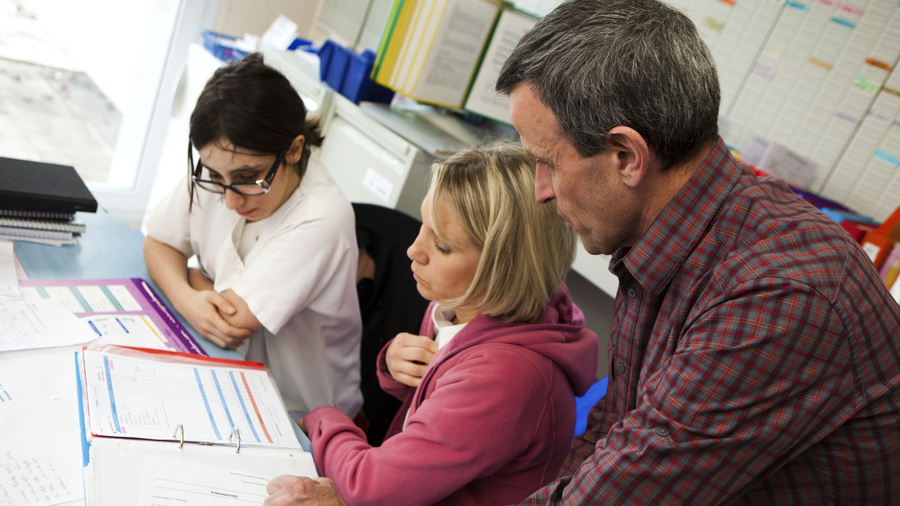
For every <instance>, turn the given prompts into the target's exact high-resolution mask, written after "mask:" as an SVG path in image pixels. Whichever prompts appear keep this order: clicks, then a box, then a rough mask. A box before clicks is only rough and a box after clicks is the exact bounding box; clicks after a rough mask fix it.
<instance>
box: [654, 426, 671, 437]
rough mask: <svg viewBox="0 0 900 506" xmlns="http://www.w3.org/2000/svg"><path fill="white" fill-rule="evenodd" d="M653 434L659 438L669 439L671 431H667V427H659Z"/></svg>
mask: <svg viewBox="0 0 900 506" xmlns="http://www.w3.org/2000/svg"><path fill="white" fill-rule="evenodd" d="M653 432H655V433H656V435H657V436H659V437H669V429H666V428H665V427H657V428H655V429H653Z"/></svg>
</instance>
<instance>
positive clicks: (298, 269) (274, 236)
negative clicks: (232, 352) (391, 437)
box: [145, 157, 362, 417]
mask: <svg viewBox="0 0 900 506" xmlns="http://www.w3.org/2000/svg"><path fill="white" fill-rule="evenodd" d="M195 193H196V196H197V197H198V200H195V202H194V207H193V209H192V210H191V212H190V216H188V194H187V186H186V182H185V181H183V182H182V183H181V184H178V185H176V187H175V189H174V190H173V192H172V193H171V194H170V195H168V196H167V197H166V198H164V199H163V200H162V201H161V202H160V203H159V204H158V205H157V206H155V208H154V209H153V210H152V211H151V212H150V214H149V215H148V217H147V219H146V222H145V226H146V228H147V235H149V236H150V237H152V238H154V239H156V240H157V241H160V242H163V243H166V244H168V245H169V246H172V247H173V248H175V249H177V250H179V251H181V252H182V253H183V254H184V255H185V256H187V257H188V258H190V257H192V256H194V255H196V256H197V258H198V261H199V264H200V266H201V268H202V269H203V271H204V272H205V273H206V274H207V276H209V278H210V279H212V280H214V283H215V289H216V291H218V292H223V291H225V290H228V289H231V290H233V291H234V292H235V293H236V294H237V295H238V296H240V297H241V298H242V299H244V300H245V301H246V302H247V304H248V306H249V307H250V311H251V312H252V313H253V315H254V316H256V318H257V319H258V320H259V322H260V323H261V324H262V325H263V329H260V330H259V331H257V332H256V333H255V334H254V335H252V336H251V337H250V338H249V343H248V344H246V345H245V346H242V349H239V351H241V352H242V354H245V356H246V358H247V359H248V360H255V361H258V362H262V363H264V364H266V367H267V368H268V369H269V371H270V372H271V374H272V376H273V377H274V378H275V382H276V384H277V385H278V389H279V390H280V392H281V396H282V398H283V399H284V402H285V405H286V407H287V409H288V410H289V411H293V412H305V411H308V410H311V409H313V408H315V407H317V406H322V405H331V406H336V407H338V408H339V409H341V410H342V411H344V412H345V413H347V414H348V415H349V416H351V417H353V416H355V415H356V414H357V412H358V411H359V409H360V407H361V406H362V394H361V393H360V390H359V378H360V373H359V343H360V337H361V334H362V323H361V320H360V312H359V301H358V299H357V295H356V266H357V257H358V251H359V250H358V248H357V246H356V231H355V219H354V215H353V208H352V206H351V205H350V203H349V202H348V201H347V199H346V198H345V197H344V196H343V194H342V193H341V191H340V189H339V188H338V187H337V185H336V184H335V183H334V181H333V180H332V179H331V177H330V176H329V175H328V173H327V171H326V170H325V168H324V166H322V164H321V162H319V160H318V159H317V158H315V157H312V158H311V159H310V161H309V165H308V167H307V171H306V174H305V175H304V177H303V180H302V181H301V183H300V185H299V186H298V187H297V189H296V190H295V191H294V193H293V194H292V195H291V197H290V198H289V199H288V200H287V201H286V202H285V203H284V204H283V205H282V206H281V207H280V208H279V209H278V210H277V211H276V212H275V213H274V214H272V216H269V217H268V218H265V219H264V220H261V221H260V222H258V225H256V226H255V227H254V233H259V237H258V239H256V244H255V245H253V246H252V247H251V248H250V249H249V251H248V252H247V254H246V256H245V257H244V258H243V259H242V258H241V256H240V255H239V254H238V245H239V244H240V241H241V237H242V234H243V232H244V225H245V219H244V218H242V217H241V216H239V215H238V214H237V213H235V212H234V211H231V210H229V209H228V208H226V207H225V204H224V202H221V200H220V196H219V195H217V194H214V193H210V192H207V191H204V190H201V189H197V190H196V192H195Z"/></svg>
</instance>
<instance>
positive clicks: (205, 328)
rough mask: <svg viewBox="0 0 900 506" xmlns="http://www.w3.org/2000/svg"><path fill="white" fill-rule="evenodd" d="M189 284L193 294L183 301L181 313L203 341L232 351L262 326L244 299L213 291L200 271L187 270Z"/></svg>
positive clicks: (229, 292) (231, 294)
mask: <svg viewBox="0 0 900 506" xmlns="http://www.w3.org/2000/svg"><path fill="white" fill-rule="evenodd" d="M188 282H189V283H190V285H191V288H193V289H194V292H193V293H191V294H190V295H189V297H188V298H187V300H186V301H183V304H182V307H181V313H182V315H183V316H184V318H185V319H186V320H187V321H188V323H190V324H191V326H192V327H194V329H195V330H196V331H197V332H198V333H199V334H200V335H201V336H203V337H204V338H206V339H209V340H210V341H212V342H214V343H216V344H217V345H219V346H221V347H222V348H228V349H234V348H237V347H238V346H240V345H241V344H242V343H243V342H244V339H246V338H248V337H250V335H251V334H253V332H255V331H256V330H258V329H260V328H261V327H262V324H260V323H259V320H257V319H256V317H255V316H254V315H253V313H252V312H250V308H249V307H248V306H247V303H246V302H245V301H244V299H242V298H241V297H239V296H238V295H237V294H235V293H234V292H233V291H231V290H226V291H224V292H222V293H218V292H216V291H215V289H214V288H213V283H212V281H210V280H209V278H207V277H206V276H205V275H204V274H203V272H201V271H200V270H199V269H195V268H191V269H189V270H188Z"/></svg>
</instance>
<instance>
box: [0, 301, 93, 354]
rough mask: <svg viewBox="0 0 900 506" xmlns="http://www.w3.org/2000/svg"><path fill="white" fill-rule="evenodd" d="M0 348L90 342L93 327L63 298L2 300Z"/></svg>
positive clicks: (21, 348) (41, 346) (53, 345)
mask: <svg viewBox="0 0 900 506" xmlns="http://www.w3.org/2000/svg"><path fill="white" fill-rule="evenodd" d="M0 322H2V323H3V324H2V325H0V351H12V350H28V349H35V348H52V347H56V346H68V345H74V344H83V343H87V342H89V341H91V340H93V339H95V338H96V337H97V334H96V333H95V332H94V331H92V330H91V327H90V326H89V325H87V324H85V323H84V322H82V321H81V320H79V319H78V318H77V317H76V316H75V315H74V314H72V313H71V312H70V311H68V310H67V309H66V308H65V307H64V306H63V305H62V304H60V303H59V301H56V300H50V299H47V300H38V301H20V300H10V301H0Z"/></svg>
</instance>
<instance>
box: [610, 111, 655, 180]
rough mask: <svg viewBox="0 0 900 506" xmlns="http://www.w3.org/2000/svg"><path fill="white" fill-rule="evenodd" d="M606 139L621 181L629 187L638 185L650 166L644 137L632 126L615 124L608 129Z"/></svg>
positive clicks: (648, 152) (648, 151)
mask: <svg viewBox="0 0 900 506" xmlns="http://www.w3.org/2000/svg"><path fill="white" fill-rule="evenodd" d="M608 139H609V140H608V142H609V147H610V150H612V152H613V156H615V159H616V169H617V170H618V171H619V177H621V179H622V182H623V183H625V185H626V186H629V187H631V188H635V187H637V186H639V185H640V184H641V183H642V182H643V181H644V179H645V178H646V177H647V173H648V171H649V168H650V149H649V148H648V147H647V142H646V141H645V140H644V137H643V136H642V135H641V134H639V133H638V132H637V130H635V129H633V128H630V127H626V126H617V127H613V128H612V129H611V130H610V131H609V138H608Z"/></svg>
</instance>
